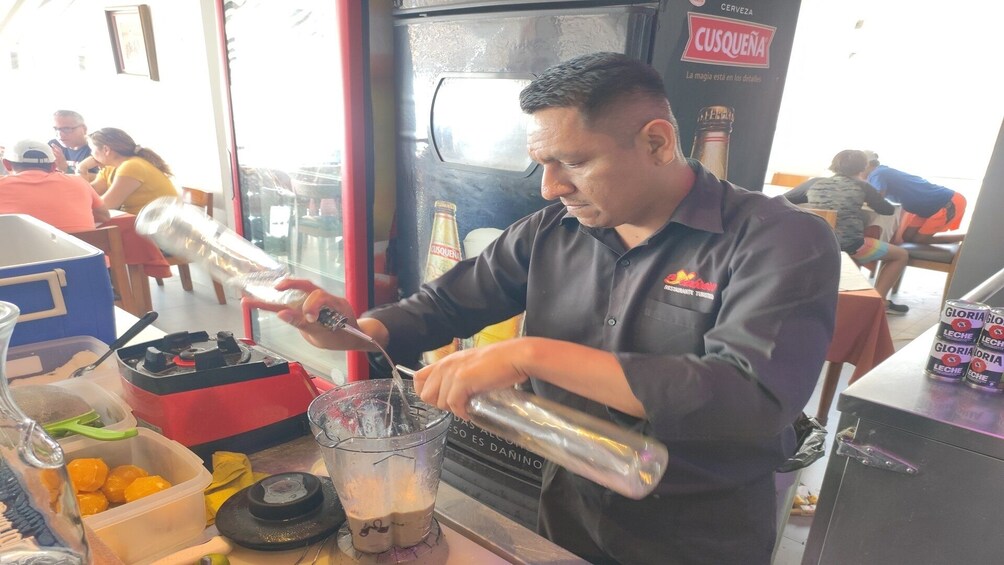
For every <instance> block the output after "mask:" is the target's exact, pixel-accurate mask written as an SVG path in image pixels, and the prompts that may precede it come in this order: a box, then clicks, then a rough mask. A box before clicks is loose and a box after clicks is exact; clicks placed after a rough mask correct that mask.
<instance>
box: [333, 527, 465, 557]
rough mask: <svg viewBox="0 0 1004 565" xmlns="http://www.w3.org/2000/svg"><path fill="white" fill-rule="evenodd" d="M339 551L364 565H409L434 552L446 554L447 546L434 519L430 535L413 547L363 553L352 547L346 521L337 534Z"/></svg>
mask: <svg viewBox="0 0 1004 565" xmlns="http://www.w3.org/2000/svg"><path fill="white" fill-rule="evenodd" d="M335 539H336V541H337V543H338V549H340V550H341V551H342V553H344V554H345V555H347V556H349V557H350V558H351V559H354V560H355V561H356V562H357V563H362V564H373V565H376V564H382V563H408V562H411V561H416V560H418V559H421V558H423V557H426V556H431V555H432V554H433V553H434V552H435V553H439V552H445V551H447V549H446V544H445V543H441V542H443V530H442V529H441V528H440V527H439V521H438V520H436V519H435V518H433V519H432V527H431V528H430V529H429V535H428V536H426V537H425V539H424V540H422V541H421V542H420V543H418V544H416V545H413V546H411V547H396V546H395V547H392V548H390V549H388V550H387V551H384V552H383V553H363V552H362V551H359V550H358V549H356V548H355V547H354V546H353V545H352V532H351V531H350V530H349V523H348V521H346V522H345V523H344V524H342V527H341V528H339V529H338V533H336V534H335Z"/></svg>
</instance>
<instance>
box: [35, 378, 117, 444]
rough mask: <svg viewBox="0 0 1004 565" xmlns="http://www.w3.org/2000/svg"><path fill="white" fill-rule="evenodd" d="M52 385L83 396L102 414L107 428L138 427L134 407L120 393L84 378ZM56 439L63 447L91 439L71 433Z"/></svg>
mask: <svg viewBox="0 0 1004 565" xmlns="http://www.w3.org/2000/svg"><path fill="white" fill-rule="evenodd" d="M52 386H58V387H62V388H65V389H66V390H68V391H70V392H72V393H73V394H76V395H77V396H79V397H80V398H82V399H83V400H84V402H86V403H87V404H90V406H91V408H93V409H94V411H95V412H97V413H98V415H99V416H101V423H102V424H103V425H102V426H101V427H102V428H104V429H106V430H114V431H122V430H128V429H132V428H135V427H136V417H135V416H133V414H132V408H130V407H129V405H128V404H126V402H125V400H122V398H121V397H119V396H118V395H115V394H113V393H111V392H108V391H107V390H105V389H104V388H103V387H102V386H101V385H99V384H97V383H95V382H92V381H89V380H86V379H83V378H78V379H66V380H62V381H59V382H56V383H52ZM56 441H58V442H59V444H60V445H61V446H63V449H68V448H69V447H71V446H73V445H74V444H76V443H79V442H82V441H89V438H85V437H84V436H80V435H77V434H70V435H66V436H64V437H61V438H58V439H57V440H56ZM112 441H122V440H112Z"/></svg>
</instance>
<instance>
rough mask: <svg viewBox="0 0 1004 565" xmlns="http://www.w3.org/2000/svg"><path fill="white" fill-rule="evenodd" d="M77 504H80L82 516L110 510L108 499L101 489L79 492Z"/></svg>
mask: <svg viewBox="0 0 1004 565" xmlns="http://www.w3.org/2000/svg"><path fill="white" fill-rule="evenodd" d="M77 505H78V506H80V515H81V516H90V515H91V514H97V513H98V512H104V511H105V510H108V499H107V498H105V494H104V493H103V492H101V491H98V492H81V493H78V494H77Z"/></svg>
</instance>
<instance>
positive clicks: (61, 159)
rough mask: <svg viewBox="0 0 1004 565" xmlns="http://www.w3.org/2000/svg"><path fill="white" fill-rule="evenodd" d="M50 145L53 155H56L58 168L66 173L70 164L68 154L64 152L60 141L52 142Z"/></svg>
mask: <svg viewBox="0 0 1004 565" xmlns="http://www.w3.org/2000/svg"><path fill="white" fill-rule="evenodd" d="M49 147H50V148H51V149H52V154H53V156H55V157H56V170H57V171H59V172H61V173H65V172H66V168H67V166H68V165H67V163H66V155H64V154H63V148H62V147H60V146H59V144H58V143H50V144H49Z"/></svg>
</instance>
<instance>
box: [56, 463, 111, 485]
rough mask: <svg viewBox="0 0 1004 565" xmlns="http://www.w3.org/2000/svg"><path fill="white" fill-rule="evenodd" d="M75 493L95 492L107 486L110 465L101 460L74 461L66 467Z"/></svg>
mask: <svg viewBox="0 0 1004 565" xmlns="http://www.w3.org/2000/svg"><path fill="white" fill-rule="evenodd" d="M66 471H67V472H68V473H69V474H70V481H71V482H73V490H74V491H75V492H94V491H96V490H98V489H99V488H101V485H103V484H105V479H106V478H108V465H107V464H106V463H105V462H104V461H103V460H101V459H99V458H81V459H74V460H73V461H70V462H69V463H68V464H67V465H66Z"/></svg>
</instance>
